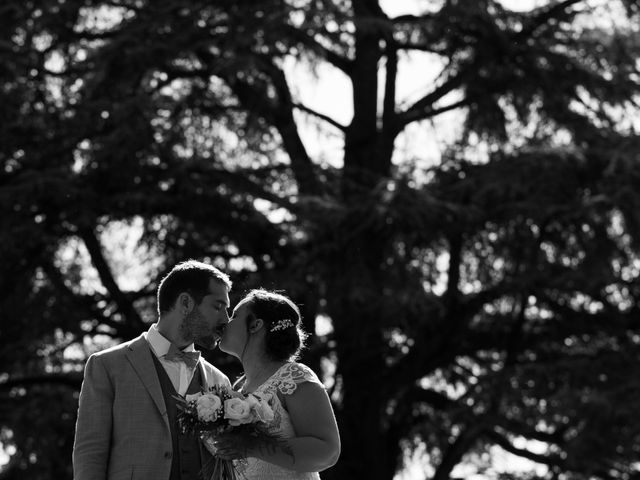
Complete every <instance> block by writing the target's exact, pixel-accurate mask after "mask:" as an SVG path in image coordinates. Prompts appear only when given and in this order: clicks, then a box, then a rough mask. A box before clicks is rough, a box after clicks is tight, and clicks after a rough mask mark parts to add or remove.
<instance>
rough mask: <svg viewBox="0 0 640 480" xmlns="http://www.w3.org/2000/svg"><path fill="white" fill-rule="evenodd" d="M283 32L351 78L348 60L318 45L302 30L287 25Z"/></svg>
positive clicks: (350, 66) (349, 61) (350, 62)
mask: <svg viewBox="0 0 640 480" xmlns="http://www.w3.org/2000/svg"><path fill="white" fill-rule="evenodd" d="M285 31H287V32H288V33H289V34H290V35H291V37H292V38H293V39H295V40H298V41H300V42H301V43H303V44H304V45H306V46H307V47H308V48H310V49H311V50H313V51H315V52H316V53H318V54H319V55H320V56H321V57H322V58H324V59H325V60H327V61H328V62H329V63H330V64H331V65H333V66H334V67H336V68H337V69H339V70H341V71H342V72H343V73H345V74H346V75H347V76H351V71H352V69H353V62H352V61H351V60H349V59H348V58H345V57H342V56H341V55H339V54H337V53H336V52H334V51H332V50H329V49H328V48H326V47H325V46H323V45H321V44H320V43H318V41H317V40H316V39H315V38H313V37H312V36H311V35H309V34H307V33H306V32H303V31H302V30H300V29H298V28H296V27H294V26H292V25H287V27H286V29H285Z"/></svg>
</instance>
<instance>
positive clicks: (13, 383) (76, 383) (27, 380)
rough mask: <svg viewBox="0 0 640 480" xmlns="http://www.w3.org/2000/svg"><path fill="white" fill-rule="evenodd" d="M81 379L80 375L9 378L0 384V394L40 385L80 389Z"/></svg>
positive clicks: (65, 374) (58, 374) (60, 374)
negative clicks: (17, 388)
mask: <svg viewBox="0 0 640 480" xmlns="http://www.w3.org/2000/svg"><path fill="white" fill-rule="evenodd" d="M82 377H83V375H82V373H51V374H46V375H32V376H28V377H15V378H9V379H7V380H5V381H3V382H0V392H5V391H9V390H11V389H13V388H16V387H31V386H34V385H41V384H43V383H52V384H55V385H65V386H68V387H73V388H80V385H82Z"/></svg>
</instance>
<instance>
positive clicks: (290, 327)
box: [243, 288, 308, 361]
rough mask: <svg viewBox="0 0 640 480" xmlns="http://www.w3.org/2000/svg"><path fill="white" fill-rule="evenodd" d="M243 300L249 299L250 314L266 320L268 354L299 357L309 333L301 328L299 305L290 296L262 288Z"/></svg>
mask: <svg viewBox="0 0 640 480" xmlns="http://www.w3.org/2000/svg"><path fill="white" fill-rule="evenodd" d="M243 300H246V301H247V302H248V305H249V312H250V315H253V317H254V318H260V319H261V320H262V321H263V322H264V326H265V328H266V335H265V348H266V353H267V355H268V356H269V358H271V359H272V360H277V361H281V360H295V359H297V358H298V357H299V355H300V351H301V350H302V349H303V348H304V345H305V341H306V339H307V337H308V335H307V333H306V332H305V331H304V329H303V328H302V317H301V315H300V309H299V308H298V306H297V305H296V304H295V303H293V301H291V299H290V298H289V297H287V296H285V295H282V294H281V293H277V292H272V291H268V290H264V289H262V288H259V289H255V290H251V291H250V292H249V293H248V294H247V295H246V296H245V297H244V299H243ZM247 328H249V322H247Z"/></svg>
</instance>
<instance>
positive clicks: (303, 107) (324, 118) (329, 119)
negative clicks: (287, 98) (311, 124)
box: [292, 103, 348, 132]
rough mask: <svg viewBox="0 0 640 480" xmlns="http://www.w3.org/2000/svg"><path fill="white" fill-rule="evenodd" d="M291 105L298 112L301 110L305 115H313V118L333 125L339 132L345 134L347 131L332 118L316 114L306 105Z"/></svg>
mask: <svg viewBox="0 0 640 480" xmlns="http://www.w3.org/2000/svg"><path fill="white" fill-rule="evenodd" d="M292 105H293V107H294V108H297V109H298V110H301V111H303V112H306V113H308V114H310V115H313V116H314V117H317V118H319V119H320V120H324V121H325V122H327V123H328V124H330V125H333V126H334V127H336V128H337V129H338V130H340V131H341V132H346V131H347V128H348V127H347V126H346V125H342V124H341V123H339V122H337V121H336V120H334V119H333V118H331V117H329V116H328V115H325V114H323V113H320V112H317V111H315V110H313V109H311V108H309V107H307V106H306V105H303V104H302V103H293V104H292Z"/></svg>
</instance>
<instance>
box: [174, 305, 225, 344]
mask: <svg viewBox="0 0 640 480" xmlns="http://www.w3.org/2000/svg"><path fill="white" fill-rule="evenodd" d="M180 333H181V334H182V337H183V338H185V339H191V340H192V341H193V342H194V343H195V344H196V345H198V346H200V347H202V348H206V349H207V350H213V349H214V348H216V345H217V344H218V341H219V340H220V337H219V336H218V335H216V333H215V330H214V329H213V328H211V326H210V323H209V322H208V321H207V319H206V318H204V315H202V313H200V311H199V310H197V309H194V310H192V311H191V312H189V313H188V314H187V315H186V316H185V317H184V320H183V321H182V325H181V326H180Z"/></svg>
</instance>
